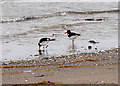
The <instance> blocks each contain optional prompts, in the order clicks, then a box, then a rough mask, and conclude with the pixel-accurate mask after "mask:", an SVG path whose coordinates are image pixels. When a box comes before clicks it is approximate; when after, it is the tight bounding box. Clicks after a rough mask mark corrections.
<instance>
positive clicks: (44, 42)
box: [38, 38, 55, 51]
mask: <svg viewBox="0 0 120 86" xmlns="http://www.w3.org/2000/svg"><path fill="white" fill-rule="evenodd" d="M54 40H55V39H50V38H41V39H40V40H39V43H38V46H39V51H40V47H41V46H43V49H44V47H46V48H47V47H48V45H47V44H48V43H49V41H54Z"/></svg>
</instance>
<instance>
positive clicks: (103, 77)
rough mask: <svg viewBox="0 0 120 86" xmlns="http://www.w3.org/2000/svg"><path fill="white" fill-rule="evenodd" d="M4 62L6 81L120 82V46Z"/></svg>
mask: <svg viewBox="0 0 120 86" xmlns="http://www.w3.org/2000/svg"><path fill="white" fill-rule="evenodd" d="M17 63H18V62H16V64H15V63H14V64H13V63H12V62H11V63H9V64H8V65H3V66H2V67H3V71H2V75H3V77H2V83H3V84H50V83H42V82H45V81H46V82H52V83H51V84H118V49H113V50H106V51H102V52H99V53H82V54H78V55H70V56H61V57H57V58H55V57H51V58H43V59H40V60H36V61H35V60H34V61H29V62H28V64H20V63H19V64H17Z"/></svg>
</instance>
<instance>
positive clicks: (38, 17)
mask: <svg viewBox="0 0 120 86" xmlns="http://www.w3.org/2000/svg"><path fill="white" fill-rule="evenodd" d="M118 11H119V10H118V9H116V10H108V11H86V12H77V11H65V12H57V13H54V14H45V15H41V16H27V17H25V16H24V17H22V18H18V19H10V20H6V19H4V20H1V21H0V23H8V22H22V21H29V20H34V19H42V18H50V17H57V16H66V15H68V14H69V15H72V14H95V13H113V12H118Z"/></svg>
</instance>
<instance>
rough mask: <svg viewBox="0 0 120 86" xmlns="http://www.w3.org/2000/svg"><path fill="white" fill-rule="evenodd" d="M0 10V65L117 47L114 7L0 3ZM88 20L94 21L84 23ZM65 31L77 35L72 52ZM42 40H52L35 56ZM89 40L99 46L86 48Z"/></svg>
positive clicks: (108, 4)
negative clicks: (92, 40) (0, 44)
mask: <svg viewBox="0 0 120 86" xmlns="http://www.w3.org/2000/svg"><path fill="white" fill-rule="evenodd" d="M101 4H102V5H101ZM2 9H3V10H2V14H3V16H2V18H1V19H0V22H1V23H2V35H1V37H0V38H2V60H3V61H5V60H20V59H37V58H41V57H51V56H59V55H66V54H74V53H81V52H97V51H99V50H106V49H111V48H115V47H118V12H117V11H118V5H117V3H113V2H112V3H110V2H109V3H100V2H96V3H85V2H82V3H81V2H79V3H73V2H71V3H67V2H66V3H65V2H64V3H63V2H61V3H55V2H54V3H53V2H52V3H40V2H39V3H37V2H4V3H2ZM91 18H94V20H93V21H85V19H91ZM96 19H102V20H100V21H96ZM67 29H70V30H71V31H74V32H77V33H80V34H81V36H80V37H78V38H77V39H76V40H75V46H74V48H73V47H72V42H71V40H70V39H69V38H68V37H67V35H65V34H64V32H65V31H66V30H67ZM42 37H50V38H55V39H56V40H55V41H52V42H50V43H49V46H48V48H47V50H46V51H45V52H42V55H39V52H38V45H37V43H38V41H39V39H40V38H42ZM91 39H94V40H95V41H98V42H99V43H98V44H89V43H88V41H89V40H91ZM88 46H92V49H88ZM95 48H97V50H96V49H95Z"/></svg>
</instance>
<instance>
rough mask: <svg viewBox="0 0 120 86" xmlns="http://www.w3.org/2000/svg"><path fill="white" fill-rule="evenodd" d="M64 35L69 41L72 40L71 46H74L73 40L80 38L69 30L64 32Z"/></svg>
mask: <svg viewBox="0 0 120 86" xmlns="http://www.w3.org/2000/svg"><path fill="white" fill-rule="evenodd" d="M65 34H67V35H68V37H69V38H70V40H72V44H73V45H74V40H75V39H76V38H77V37H78V36H81V35H80V34H77V33H74V32H71V31H70V30H67V32H65Z"/></svg>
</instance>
